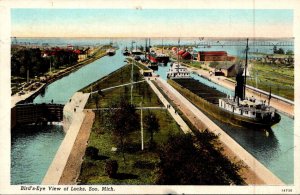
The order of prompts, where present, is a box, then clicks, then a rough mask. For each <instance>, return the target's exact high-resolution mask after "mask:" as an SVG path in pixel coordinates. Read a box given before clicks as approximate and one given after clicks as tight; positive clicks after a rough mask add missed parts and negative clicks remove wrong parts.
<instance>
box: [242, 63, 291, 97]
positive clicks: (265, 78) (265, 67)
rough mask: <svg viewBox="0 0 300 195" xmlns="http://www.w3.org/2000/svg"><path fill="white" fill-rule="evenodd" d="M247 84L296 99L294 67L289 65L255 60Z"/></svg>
mask: <svg viewBox="0 0 300 195" xmlns="http://www.w3.org/2000/svg"><path fill="white" fill-rule="evenodd" d="M250 74H251V75H252V76H251V77H250V78H247V84H248V85H251V86H254V87H256V86H257V88H259V89H262V90H264V91H267V92H269V91H270V88H271V91H272V93H273V94H276V95H279V96H281V97H284V98H287V99H290V100H294V68H293V67H291V66H287V65H280V64H267V63H262V62H253V65H252V67H251V69H250ZM256 77H257V78H256Z"/></svg>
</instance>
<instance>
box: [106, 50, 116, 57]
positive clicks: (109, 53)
mask: <svg viewBox="0 0 300 195" xmlns="http://www.w3.org/2000/svg"><path fill="white" fill-rule="evenodd" d="M106 54H107V55H109V56H113V55H115V54H116V50H115V49H112V48H110V49H108V50H106Z"/></svg>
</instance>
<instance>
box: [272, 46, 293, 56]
mask: <svg viewBox="0 0 300 195" xmlns="http://www.w3.org/2000/svg"><path fill="white" fill-rule="evenodd" d="M273 53H274V54H286V55H294V52H293V51H292V50H287V51H286V52H285V51H284V50H283V49H282V48H279V49H277V47H276V45H275V46H274V47H273Z"/></svg>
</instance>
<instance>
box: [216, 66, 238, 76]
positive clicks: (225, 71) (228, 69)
mask: <svg viewBox="0 0 300 195" xmlns="http://www.w3.org/2000/svg"><path fill="white" fill-rule="evenodd" d="M237 73H238V67H237V65H236V64H235V63H225V64H222V65H219V66H217V67H216V68H215V76H225V77H235V76H236V74H237Z"/></svg>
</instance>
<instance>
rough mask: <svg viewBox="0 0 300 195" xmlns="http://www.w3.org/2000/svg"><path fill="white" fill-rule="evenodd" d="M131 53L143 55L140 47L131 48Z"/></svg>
mask: <svg viewBox="0 0 300 195" xmlns="http://www.w3.org/2000/svg"><path fill="white" fill-rule="evenodd" d="M131 54H132V55H142V54H143V52H142V51H141V50H140V49H137V48H136V49H133V50H131Z"/></svg>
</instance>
